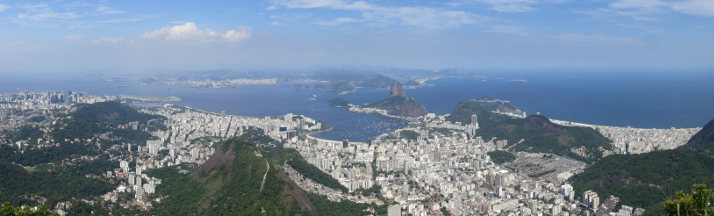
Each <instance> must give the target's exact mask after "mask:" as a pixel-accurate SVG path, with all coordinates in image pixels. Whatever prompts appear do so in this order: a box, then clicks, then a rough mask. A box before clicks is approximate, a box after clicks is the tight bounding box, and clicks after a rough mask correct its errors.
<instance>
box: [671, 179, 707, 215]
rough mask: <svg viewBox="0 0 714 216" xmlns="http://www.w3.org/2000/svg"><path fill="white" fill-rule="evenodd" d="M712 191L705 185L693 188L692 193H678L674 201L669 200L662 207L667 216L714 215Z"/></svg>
mask: <svg viewBox="0 0 714 216" xmlns="http://www.w3.org/2000/svg"><path fill="white" fill-rule="evenodd" d="M712 202H714V197H712V190H710V189H707V186H706V185H704V184H695V185H693V186H692V193H690V194H684V192H682V191H677V193H676V194H675V195H674V199H673V200H667V201H666V202H665V203H664V206H663V207H662V208H663V210H664V211H665V212H667V215H677V216H680V215H696V216H699V215H714V210H712Z"/></svg>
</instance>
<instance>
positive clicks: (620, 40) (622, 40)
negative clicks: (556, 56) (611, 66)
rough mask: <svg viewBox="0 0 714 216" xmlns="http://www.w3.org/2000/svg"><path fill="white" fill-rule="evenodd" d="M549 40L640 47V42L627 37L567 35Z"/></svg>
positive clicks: (556, 36)
mask: <svg viewBox="0 0 714 216" xmlns="http://www.w3.org/2000/svg"><path fill="white" fill-rule="evenodd" d="M548 37H550V38H554V39H557V40H559V41H563V42H575V43H581V44H588V43H591V42H607V43H617V44H627V45H642V42H641V41H639V40H637V39H634V38H629V37H613V36H607V35H603V34H581V33H567V34H560V35H555V36H548Z"/></svg>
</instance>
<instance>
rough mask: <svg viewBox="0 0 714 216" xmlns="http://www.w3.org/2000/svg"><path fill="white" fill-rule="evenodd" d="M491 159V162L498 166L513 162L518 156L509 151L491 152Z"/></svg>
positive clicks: (489, 154)
mask: <svg viewBox="0 0 714 216" xmlns="http://www.w3.org/2000/svg"><path fill="white" fill-rule="evenodd" d="M487 154H488V156H490V157H491V161H493V162H494V163H497V164H502V163H506V162H511V161H514V160H516V156H515V155H513V154H512V153H510V152H507V151H500V150H497V151H491V152H488V153H487Z"/></svg>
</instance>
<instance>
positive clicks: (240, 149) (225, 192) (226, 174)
mask: <svg viewBox="0 0 714 216" xmlns="http://www.w3.org/2000/svg"><path fill="white" fill-rule="evenodd" d="M227 142H228V143H230V147H229V150H228V152H227V153H226V154H232V155H234V158H233V160H232V161H226V162H225V163H222V164H213V167H203V168H208V170H206V173H207V174H196V173H197V172H195V173H194V174H193V175H184V174H179V173H178V172H177V170H176V168H175V167H167V168H163V169H160V170H156V171H148V172H147V173H148V174H150V175H152V176H156V177H159V178H162V179H165V180H164V182H163V183H162V184H161V185H159V187H158V188H157V192H158V193H160V194H165V195H169V196H168V197H167V198H166V199H165V200H164V201H162V202H161V203H158V204H156V208H155V209H154V210H152V212H151V213H152V214H157V215H185V214H191V212H194V213H198V214H202V215H259V214H263V213H261V212H265V214H268V215H295V214H302V215H309V214H310V213H309V211H308V210H307V207H306V205H305V204H304V201H303V200H301V199H302V198H301V197H300V194H298V193H297V192H296V191H299V189H296V188H294V186H293V185H291V184H290V180H289V179H287V176H286V175H285V174H284V173H282V172H281V171H280V169H279V168H278V167H277V166H276V165H275V164H273V163H270V164H269V166H270V169H269V170H268V172H267V173H268V174H267V176H266V180H265V185H264V188H263V191H260V186H261V181H262V177H263V174H264V173H265V172H266V169H268V167H266V163H265V160H264V159H263V157H262V156H260V155H259V154H258V149H257V148H256V147H255V146H252V145H251V144H249V143H247V142H245V141H243V140H240V139H237V138H234V139H231V140H229V141H227ZM204 165H206V164H204ZM172 169H173V170H172ZM308 201H309V200H308Z"/></svg>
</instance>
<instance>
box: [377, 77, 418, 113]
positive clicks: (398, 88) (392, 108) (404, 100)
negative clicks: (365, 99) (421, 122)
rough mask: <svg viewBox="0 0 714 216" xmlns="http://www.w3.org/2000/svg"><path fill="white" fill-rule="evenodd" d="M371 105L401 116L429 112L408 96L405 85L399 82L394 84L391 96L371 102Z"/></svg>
mask: <svg viewBox="0 0 714 216" xmlns="http://www.w3.org/2000/svg"><path fill="white" fill-rule="evenodd" d="M369 106H370V107H375V108H379V109H383V110H387V112H388V114H389V115H395V116H401V117H419V116H423V115H426V113H427V111H426V108H424V107H423V106H422V105H421V104H419V103H418V102H417V101H416V100H414V98H410V97H407V93H406V91H405V90H404V86H402V84H401V83H399V82H394V84H392V88H391V89H390V91H389V97H387V98H386V99H384V100H381V101H378V102H376V103H373V104H370V105H369Z"/></svg>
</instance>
